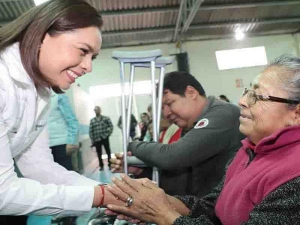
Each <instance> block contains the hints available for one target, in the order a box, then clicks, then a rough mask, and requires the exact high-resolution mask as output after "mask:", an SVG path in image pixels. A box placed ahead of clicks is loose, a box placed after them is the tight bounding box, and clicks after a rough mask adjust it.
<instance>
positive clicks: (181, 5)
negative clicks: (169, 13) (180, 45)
mask: <svg viewBox="0 0 300 225" xmlns="http://www.w3.org/2000/svg"><path fill="white" fill-rule="evenodd" d="M185 4H186V0H181V2H180V7H179V12H178V15H177V20H176V26H175V31H174V35H173V42H175V41H177V36H178V33H179V26H180V25H181V22H182V15H183V11H184V10H183V9H184V6H185Z"/></svg>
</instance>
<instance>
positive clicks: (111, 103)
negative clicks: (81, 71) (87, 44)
mask: <svg viewBox="0 0 300 225" xmlns="http://www.w3.org/2000/svg"><path fill="white" fill-rule="evenodd" d="M297 39H299V38H298V36H295V37H293V36H292V35H279V36H265V37H252V38H246V39H244V40H243V41H236V40H234V39H225V40H213V41H201V42H199V41H194V42H186V43H184V45H183V50H184V51H187V52H188V55H189V65H190V73H191V74H192V75H194V76H195V77H196V78H197V79H198V80H199V81H200V83H201V84H202V85H203V87H204V89H205V90H206V93H207V95H216V96H218V95H220V94H225V95H227V97H228V98H229V99H230V100H231V101H232V102H233V103H237V102H238V99H239V97H240V95H241V93H242V90H243V88H236V86H235V80H236V79H242V80H243V84H244V85H245V86H246V87H248V86H249V84H250V82H251V81H252V79H253V78H254V77H255V76H256V75H257V74H258V73H259V72H260V71H262V69H263V67H261V66H259V67H251V68H243V69H231V70H225V71H219V70H218V67H217V62H216V57H215V51H219V50H228V49H237V48H246V47H257V46H265V48H266V53H267V58H268V60H269V61H270V60H272V59H274V58H276V57H278V56H279V55H281V54H283V53H293V54H296V53H299V48H297V47H298V43H297V42H296V41H295V40H297ZM157 48H158V49H161V50H162V51H163V52H164V55H170V54H174V53H178V49H176V47H175V45H174V44H173V43H172V44H159V45H149V46H138V47H126V48H118V49H103V50H101V52H100V54H99V56H98V58H97V59H96V60H95V61H94V64H93V72H92V73H91V74H88V75H86V76H84V77H82V78H80V79H79V80H78V81H77V83H79V84H80V86H81V88H82V89H83V90H85V91H86V92H88V91H89V87H91V86H94V85H104V84H112V83H118V82H120V78H119V74H120V72H119V64H118V62H117V61H116V60H114V59H112V58H111V55H112V52H113V51H114V50H120V51H140V50H152V49H157ZM176 69H177V65H176V63H175V64H173V65H172V66H168V67H167V68H166V72H170V71H174V70H176ZM126 74H127V75H128V74H129V67H128V66H127V67H126ZM135 74H136V79H135V80H136V81H140V80H147V79H150V70H149V69H142V68H137V69H136V73H135ZM157 74H158V73H157ZM93 97H95V96H93ZM138 99H140V100H138ZM147 99H148V96H144V97H142V96H138V97H137V100H136V103H137V108H138V110H137V112H138V113H141V112H143V111H146V106H147V105H148V104H149V103H150V101H151V100H150V97H149V101H147ZM118 101H119V100H118V99H116V98H114V99H110V100H109V99H108V100H97V101H96V102H95V104H99V105H100V106H101V107H102V109H103V114H104V115H108V116H110V117H111V118H112V120H113V123H114V125H116V123H117V119H118V115H119V113H118V107H119V106H118ZM136 116H138V115H136ZM120 135H121V132H120V130H119V129H118V128H117V127H115V131H114V133H113V137H112V151H113V152H115V151H120V146H121V136H120Z"/></svg>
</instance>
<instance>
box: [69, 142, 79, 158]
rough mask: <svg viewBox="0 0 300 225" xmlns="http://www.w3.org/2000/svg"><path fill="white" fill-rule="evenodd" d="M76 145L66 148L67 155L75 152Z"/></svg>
mask: <svg viewBox="0 0 300 225" xmlns="http://www.w3.org/2000/svg"><path fill="white" fill-rule="evenodd" d="M77 149H78V145H69V144H67V146H66V152H67V155H72V153H73V152H75V151H77Z"/></svg>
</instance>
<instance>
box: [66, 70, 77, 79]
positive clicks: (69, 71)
mask: <svg viewBox="0 0 300 225" xmlns="http://www.w3.org/2000/svg"><path fill="white" fill-rule="evenodd" d="M68 73H69V75H71V77H73V78H74V79H77V78H78V76H77V75H76V74H75V73H74V72H73V71H71V70H68Z"/></svg>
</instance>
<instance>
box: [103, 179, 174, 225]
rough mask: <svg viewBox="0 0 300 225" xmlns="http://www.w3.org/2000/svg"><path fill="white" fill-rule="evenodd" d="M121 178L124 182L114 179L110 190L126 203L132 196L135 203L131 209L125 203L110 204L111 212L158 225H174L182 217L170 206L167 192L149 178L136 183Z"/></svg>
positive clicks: (109, 187)
mask: <svg viewBox="0 0 300 225" xmlns="http://www.w3.org/2000/svg"><path fill="white" fill-rule="evenodd" d="M121 177H122V181H121V180H119V179H116V178H115V179H113V182H114V185H113V186H111V185H108V190H109V191H110V192H111V193H112V194H114V195H115V196H116V197H118V198H119V199H120V200H122V201H124V202H126V200H127V198H128V196H131V197H132V198H133V203H132V205H131V206H129V207H126V206H125V203H124V205H113V204H108V205H107V208H108V209H109V210H111V211H114V212H117V213H119V214H122V215H126V216H127V217H130V218H136V219H139V220H141V221H145V222H150V223H157V224H172V223H173V222H174V221H175V219H176V218H177V217H179V216H180V214H179V213H177V212H176V210H174V208H173V207H172V205H171V204H170V202H169V200H168V198H167V195H166V194H165V192H164V191H163V190H162V189H161V188H159V187H158V186H157V185H156V184H154V183H153V182H151V181H150V180H148V179H147V178H144V179H140V181H136V180H134V179H131V178H129V177H128V176H126V175H123V174H122V175H121ZM122 215H121V216H122Z"/></svg>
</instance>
